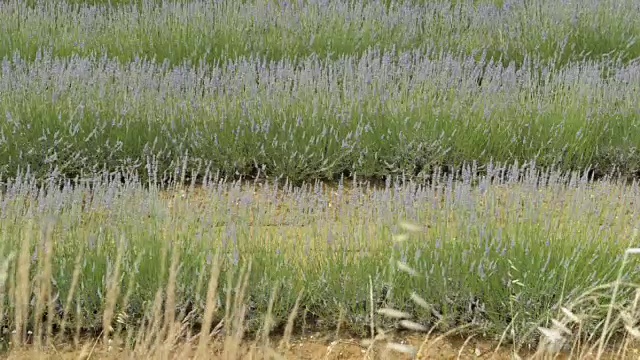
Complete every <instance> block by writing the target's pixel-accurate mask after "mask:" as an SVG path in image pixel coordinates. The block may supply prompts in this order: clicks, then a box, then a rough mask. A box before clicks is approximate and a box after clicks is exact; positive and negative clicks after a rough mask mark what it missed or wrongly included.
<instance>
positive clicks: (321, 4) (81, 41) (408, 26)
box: [0, 0, 640, 65]
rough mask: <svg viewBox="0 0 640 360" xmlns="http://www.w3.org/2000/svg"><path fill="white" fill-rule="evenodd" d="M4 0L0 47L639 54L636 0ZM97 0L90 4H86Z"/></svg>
mask: <svg viewBox="0 0 640 360" xmlns="http://www.w3.org/2000/svg"><path fill="white" fill-rule="evenodd" d="M123 2H128V3H129V5H122V4H121V5H114V4H117V3H118V1H114V0H109V1H106V0H105V1H100V0H98V1H92V0H66V1H64V0H55V1H43V0H29V1H24V0H7V1H3V2H2V3H0V9H1V10H2V11H0V30H1V31H0V58H2V57H5V56H12V55H13V54H14V52H16V51H17V52H19V53H20V54H21V55H22V56H24V57H27V58H33V57H34V56H35V54H36V52H37V51H38V50H39V49H48V50H52V51H53V54H54V55H55V56H61V57H66V56H69V55H70V54H79V55H90V54H95V53H103V52H107V53H108V54H109V56H112V57H117V58H119V59H120V60H121V61H131V60H133V59H134V58H135V57H136V56H146V57H149V58H156V59H158V60H159V61H162V60H164V59H168V60H170V61H171V62H172V64H174V65H175V64H179V63H182V62H183V61H185V60H189V61H191V62H194V63H197V62H199V61H201V60H205V61H208V62H215V61H219V60H223V61H224V60H225V59H227V58H229V57H232V58H235V57H237V56H250V55H254V54H261V55H264V56H267V57H268V58H269V59H272V60H279V59H282V58H294V57H297V58H304V57H306V56H309V55H312V54H317V55H319V56H320V57H326V56H331V57H334V58H335V57H338V56H341V55H359V54H361V53H362V52H364V51H366V50H367V49H369V48H370V47H378V48H381V49H391V48H396V49H397V50H398V51H407V50H411V49H416V48H420V49H424V48H431V47H434V48H437V49H439V50H445V51H450V52H453V53H459V52H461V53H463V54H465V55H472V54H478V53H482V52H483V51H486V52H487V53H488V54H489V55H491V56H492V57H494V58H496V59H498V58H502V60H503V61H505V63H508V62H510V61H515V62H516V64H520V63H521V62H522V61H523V59H524V58H525V56H526V55H527V54H528V55H530V56H534V57H539V58H541V59H543V60H548V61H551V62H554V63H556V64H558V65H562V64H565V63H567V62H568V61H571V60H578V59H581V58H583V57H585V58H587V59H600V58H601V57H602V56H603V55H606V56H615V57H621V58H623V59H626V60H629V59H634V58H637V57H638V56H640V42H638V41H637V38H638V34H640V16H638V14H639V13H640V5H638V2H637V1H634V0H587V1H581V2H580V3H579V4H577V3H572V2H569V1H554V0H535V1H533V2H531V1H524V0H495V1H494V0H488V1H477V0H475V1H474V0H461V1H451V0H438V1H419V0H406V1H402V0H399V1H390V0H348V1H333V0H304V1H302V0H296V1H279V0H266V1H263V0H260V1H256V0H251V1H210V0H209V1H205V0H185V1H158V0H134V1H132V0H125V1H123ZM95 3H98V4H101V5H99V6H93V5H91V4H95Z"/></svg>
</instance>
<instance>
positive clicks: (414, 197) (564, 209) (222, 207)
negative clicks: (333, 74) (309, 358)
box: [0, 166, 640, 341]
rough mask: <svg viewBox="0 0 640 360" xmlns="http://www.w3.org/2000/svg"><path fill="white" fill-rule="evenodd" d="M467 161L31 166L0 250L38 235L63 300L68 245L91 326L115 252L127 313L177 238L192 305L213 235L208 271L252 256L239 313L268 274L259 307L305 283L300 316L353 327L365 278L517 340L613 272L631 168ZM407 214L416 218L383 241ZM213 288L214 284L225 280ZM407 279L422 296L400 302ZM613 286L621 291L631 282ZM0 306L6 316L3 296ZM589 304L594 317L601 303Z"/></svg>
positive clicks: (629, 274)
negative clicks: (70, 181)
mask: <svg viewBox="0 0 640 360" xmlns="http://www.w3.org/2000/svg"><path fill="white" fill-rule="evenodd" d="M473 173H474V171H473V169H472V168H467V169H465V170H464V171H463V172H462V175H461V177H460V178H455V177H452V176H447V175H438V173H434V176H433V177H434V179H436V180H435V181H434V182H433V183H432V184H431V185H430V186H426V187H425V186H422V185H418V184H416V183H413V182H410V181H404V182H403V181H402V180H401V179H397V180H393V181H392V180H391V179H390V180H389V181H388V182H387V183H386V185H385V186H384V187H382V188H371V187H369V186H368V185H366V184H359V183H357V182H355V183H353V184H351V183H350V182H346V183H341V185H340V186H339V187H337V188H335V189H332V188H327V187H324V186H322V185H320V184H316V185H313V186H310V185H306V186H302V187H293V186H291V185H290V184H280V185H278V184H277V183H253V184H245V185H240V183H238V182H234V183H230V182H226V181H224V180H222V179H219V178H217V177H215V176H212V175H211V174H207V175H206V176H205V178H206V181H205V184H204V186H203V187H201V188H191V189H189V188H185V189H184V190H182V191H175V190H171V191H170V192H165V191H163V189H162V188H157V187H156V186H152V187H151V190H149V189H146V188H144V184H141V183H140V182H139V181H138V180H136V179H134V178H128V180H127V181H126V182H125V183H122V182H120V181H113V180H110V179H109V177H110V175H108V174H105V175H104V176H103V177H102V178H98V179H93V181H92V182H91V183H87V185H86V186H85V187H75V188H71V187H69V186H61V185H63V184H56V183H53V182H52V183H51V184H49V186H47V187H46V188H40V189H39V188H38V187H37V186H36V182H35V180H34V179H33V178H29V177H23V178H21V179H19V180H17V181H13V182H10V183H9V184H8V185H7V186H6V189H5V191H4V192H3V194H2V195H1V196H2V198H1V199H0V207H1V211H0V214H1V216H0V237H1V238H2V248H1V249H0V251H1V252H2V254H17V253H18V252H19V249H20V247H21V246H22V245H24V244H25V241H30V244H31V245H30V250H29V251H30V252H29V253H30V254H31V257H32V261H34V263H35V262H36V261H38V259H39V258H41V257H42V256H45V253H46V251H44V250H43V246H44V243H45V240H43V239H45V238H46V237H47V236H48V238H49V241H47V242H46V243H48V244H52V245H51V246H50V247H49V250H50V251H53V255H52V256H53V258H52V263H53V265H52V277H53V279H54V280H55V283H56V284H57V285H56V286H57V287H56V291H58V292H59V296H60V298H61V299H65V298H66V297H67V292H68V289H69V286H70V283H71V281H72V276H71V274H72V273H73V269H74V266H76V265H77V264H76V263H75V261H76V260H74V259H76V258H77V257H78V256H81V257H80V258H79V259H80V263H79V264H80V269H81V271H80V276H79V280H78V281H79V283H78V284H79V285H78V287H77V290H76V296H75V297H74V300H73V301H74V306H73V307H72V308H74V309H75V307H76V305H77V306H79V307H78V308H79V309H81V312H82V316H81V317H80V318H79V319H82V326H84V327H87V328H93V327H99V326H101V319H100V318H98V315H94V314H99V313H100V309H101V306H102V304H103V301H104V297H105V291H106V287H107V284H106V283H105V281H106V280H105V279H108V278H111V275H109V274H111V273H112V272H113V266H114V259H115V258H116V257H117V256H121V272H122V274H123V277H122V279H121V282H122V285H121V286H122V289H121V292H122V293H130V297H129V301H128V303H127V304H128V306H127V307H126V308H122V307H120V308H118V311H119V312H124V313H125V314H126V316H127V318H128V319H130V320H129V321H131V324H135V321H137V320H136V319H138V320H139V319H140V318H141V316H142V315H143V314H142V309H144V304H145V303H147V302H149V301H152V299H153V298H154V294H155V292H156V291H157V289H158V288H161V287H162V286H163V284H165V283H166V276H167V274H166V273H163V272H162V271H161V270H162V269H166V268H167V267H168V261H170V259H171V253H172V252H176V251H177V252H179V254H180V255H179V256H180V259H181V265H180V270H179V277H178V280H177V284H178V288H177V290H176V291H177V293H176V294H177V298H176V299H177V300H176V301H177V302H176V306H177V307H178V309H184V308H185V307H186V308H189V309H190V310H192V311H195V314H201V311H202V309H203V307H204V303H203V301H204V300H203V299H204V298H205V294H204V293H203V291H205V290H203V289H205V288H206V287H202V286H201V285H202V284H206V283H207V276H208V274H209V270H208V266H210V261H211V258H212V256H213V255H214V253H215V252H216V249H218V250H221V251H222V259H223V270H222V276H221V279H225V275H224V274H226V272H228V271H230V270H231V269H234V268H236V267H237V266H239V265H241V264H243V263H246V261H247V260H248V259H251V260H252V262H253V263H252V266H253V267H252V269H253V270H252V272H251V274H252V275H251V281H250V283H251V286H250V288H249V290H248V291H249V300H250V301H249V305H250V308H249V313H248V314H247V321H248V322H247V324H248V326H249V327H251V326H252V325H251V324H258V323H259V322H258V320H259V319H260V314H262V313H264V312H265V309H266V306H267V305H268V302H269V294H270V293H271V291H272V289H273V288H274V287H276V288H280V289H286V291H280V292H279V297H278V300H277V301H276V302H275V304H274V308H273V311H272V313H273V314H274V316H275V319H276V320H277V321H286V320H285V319H286V316H287V314H288V312H289V311H290V309H291V307H292V305H293V303H294V302H295V300H296V296H297V294H298V292H299V290H301V289H305V296H304V297H303V300H302V303H301V309H305V312H306V315H305V316H306V318H305V319H306V321H307V322H308V325H309V326H314V327H315V328H316V329H317V328H323V327H326V328H330V327H332V326H334V325H335V324H336V322H337V321H338V320H339V319H338V318H337V316H335V315H336V314H338V313H340V311H341V310H340V309H342V310H344V311H345V316H346V318H347V319H348V320H349V321H348V323H349V324H350V328H351V330H352V331H356V332H359V331H363V329H365V326H367V325H368V324H369V319H368V317H367V316H368V313H369V311H370V310H369V309H370V306H371V305H370V304H369V303H368V299H369V291H370V290H369V278H370V277H371V280H372V283H373V285H374V288H373V291H374V294H375V301H376V304H375V305H374V306H376V307H384V306H388V307H395V308H398V309H402V310H404V311H408V312H410V313H412V314H414V315H415V316H416V319H417V320H418V321H420V322H422V323H424V324H433V323H434V322H435V321H438V320H439V321H441V324H440V328H441V329H443V330H446V329H449V328H452V327H455V326H458V325H460V324H465V323H469V322H472V323H474V324H476V325H477V327H479V328H480V329H482V331H484V332H485V333H486V334H488V335H499V334H501V333H502V332H503V331H504V329H505V327H506V326H507V325H509V324H511V326H512V327H513V329H514V331H515V332H516V333H517V334H519V336H521V338H520V340H522V341H525V340H526V341H530V340H531V339H532V338H531V337H528V336H527V335H526V330H528V329H530V328H531V327H532V326H536V325H538V324H542V323H543V322H544V321H545V320H547V319H548V317H549V312H550V311H552V310H553V309H554V306H555V305H556V304H557V303H558V302H559V301H560V300H563V301H565V302H571V301H572V300H575V299H577V298H578V297H580V296H582V294H583V292H584V291H585V290H586V289H590V288H591V287H593V286H597V285H600V284H605V283H607V282H610V281H612V280H613V279H615V278H616V275H617V271H618V265H619V261H620V259H621V258H620V255H621V254H622V253H623V252H624V249H625V248H626V247H627V246H628V245H629V241H630V239H631V234H632V232H633V229H634V228H637V227H638V226H640V219H639V218H638V214H640V211H639V210H640V209H638V206H639V205H638V202H637V201H636V200H637V198H638V194H639V192H640V189H639V188H638V185H637V183H634V184H632V185H629V184H626V183H625V182H618V181H615V180H614V179H611V180H607V181H606V182H591V181H589V180H588V179H587V178H586V177H584V176H580V174H575V173H574V174H566V175H563V174H561V173H558V172H549V171H548V172H542V171H538V170H536V169H535V168H532V167H530V166H525V167H517V166H514V167H511V168H509V167H500V166H497V167H495V168H492V169H491V170H490V171H489V175H488V176H484V177H477V176H475V175H473ZM178 183H179V181H178V182H176V184H178ZM473 184H477V186H476V185H473ZM167 190H170V189H167ZM404 220H409V221H411V222H412V223H414V224H420V226H422V227H424V231H421V232H419V233H416V234H415V235H413V236H412V237H411V238H409V239H405V240H404V241H403V242H394V235H395V234H398V233H400V232H401V229H399V228H398V227H397V224H398V223H399V222H401V221H404ZM29 224H31V225H29ZM41 224H44V225H46V224H53V231H52V232H51V233H50V234H49V235H47V236H44V235H43V236H44V237H42V238H41V237H39V236H35V237H33V238H29V236H28V234H29V232H28V230H29V229H31V228H32V226H34V225H35V226H36V227H35V229H36V230H37V229H38V227H39V225H41ZM34 234H37V231H36V232H34ZM43 234H45V235H46V234H47V233H43ZM395 240H398V239H397V238H396V239H395ZM27 244H29V243H27ZM394 244H395V245H394ZM392 246H393V247H394V248H395V251H394V255H393V257H392V258H391V259H390V257H389V254H390V251H389V249H390V248H391V247H392ZM118 249H120V250H118ZM118 254H120V255H118ZM390 260H391V263H390ZM397 261H401V262H403V263H405V264H408V265H409V266H411V267H412V268H414V269H415V271H417V272H418V273H419V274H422V276H420V277H417V278H416V277H410V276H408V275H406V274H404V273H403V272H402V271H399V270H398V269H396V267H395V265H393V264H395V263H396V262H397ZM11 264H13V263H11ZM389 264H391V265H392V266H391V267H390V266H389ZM165 265H166V266H165ZM10 266H13V265H10ZM636 266H637V265H632V266H627V268H626V270H625V272H624V273H623V276H622V279H623V280H624V281H625V282H630V283H634V282H637V281H638V276H637V271H636V270H637V267H636ZM514 269H515V270H514ZM11 271H12V270H11V268H10V269H9V273H11ZM221 281H223V280H221ZM221 289H225V286H224V283H222V284H221ZM221 291H222V293H221V294H222V295H220V296H222V299H224V296H225V295H224V291H228V290H221ZM412 292H415V293H418V294H420V295H421V296H422V297H423V298H424V299H425V300H426V301H427V302H428V303H429V304H430V306H431V308H430V309H429V310H425V309H421V308H416V307H415V306H413V305H412V302H411V300H410V296H409V295H410V294H411V293H412ZM620 294H621V295H620V297H619V299H624V298H625V296H626V295H627V294H628V291H627V290H625V289H622V290H621V293H620ZM511 298H513V299H515V300H513V301H509V299H511ZM601 301H602V300H601ZM605 301H606V299H605ZM221 303H224V300H221ZM4 309H6V310H5V311H7V313H6V314H4V315H5V316H4V319H6V321H8V323H7V324H5V325H6V326H8V327H9V328H11V319H12V318H13V317H12V314H11V311H12V307H11V304H7V306H6V307H4ZM598 309H599V308H595V310H596V311H594V314H595V315H594V316H595V318H594V321H595V322H597V321H598V320H599V319H602V317H603V316H604V315H605V313H606V309H600V310H598ZM516 314H517V317H516ZM311 315H313V316H311ZM198 316H199V315H198ZM198 316H196V317H195V318H192V320H193V319H195V320H193V321H198V320H197V319H199V317H198ZM313 319H316V320H313ZM317 319H319V320H317ZM78 321H79V320H78ZM313 321H318V322H317V323H314V322H313ZM382 325H383V324H382ZM387 325H388V324H387ZM71 328H73V326H72V327H71ZM587 329H588V328H587V327H585V331H586V330H587ZM476 330H477V329H476Z"/></svg>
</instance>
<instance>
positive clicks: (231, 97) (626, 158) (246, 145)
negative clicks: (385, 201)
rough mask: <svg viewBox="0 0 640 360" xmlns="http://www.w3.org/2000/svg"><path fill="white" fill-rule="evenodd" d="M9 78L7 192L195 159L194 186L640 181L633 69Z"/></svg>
mask: <svg viewBox="0 0 640 360" xmlns="http://www.w3.org/2000/svg"><path fill="white" fill-rule="evenodd" d="M607 69H608V70H607ZM605 70H606V71H605ZM605 72H607V74H606V76H605ZM2 73H3V75H2V77H1V78H0V113H2V114H3V117H4V121H3V122H2V123H0V171H2V172H3V173H5V176H9V177H12V176H15V175H16V174H17V173H18V171H20V170H26V168H29V170H30V171H31V173H32V174H35V175H38V176H40V177H42V176H45V175H47V176H49V175H55V174H57V175H60V176H64V177H67V178H73V177H75V176H79V175H81V174H82V173H92V172H94V173H95V172H99V171H101V170H102V169H103V168H106V169H108V170H111V171H118V170H122V169H131V168H132V167H137V169H138V170H137V171H138V173H139V175H140V176H141V177H143V179H144V178H145V177H146V176H147V175H148V173H149V172H150V171H151V170H152V169H155V170H156V171H157V173H159V174H163V173H164V172H165V171H170V169H171V168H172V167H175V166H176V165H178V164H182V161H183V159H184V157H186V156H188V157H189V158H190V159H191V160H190V161H189V162H188V163H187V167H186V171H187V173H190V172H191V171H198V169H200V170H202V169H203V168H204V167H206V166H209V167H210V168H211V169H214V170H220V171H221V172H222V173H223V174H224V175H227V176H239V175H241V176H255V175H256V174H257V173H258V172H261V174H262V175H267V176H270V177H272V178H277V177H286V178H288V179H290V180H291V181H297V182H300V181H305V180H306V181H313V180H316V179H323V180H337V179H338V178H339V177H340V176H341V175H344V174H347V175H349V174H353V173H357V174H358V175H359V176H362V177H366V178H370V179H376V178H377V179H384V177H385V176H387V175H395V174H403V173H404V174H407V175H409V176H425V175H428V174H429V173H430V172H431V171H432V169H433V168H435V167H438V166H443V165H454V166H458V165H460V164H462V163H463V162H465V161H466V162H472V161H478V162H479V163H480V164H482V165H486V164H487V163H488V162H489V161H491V160H494V161H503V162H512V161H514V160H518V161H520V162H525V161H530V160H532V159H535V161H536V162H537V164H538V165H539V166H542V167H550V166H557V167H558V168H559V169H561V170H565V171H569V170H574V169H585V168H587V167H591V168H592V169H593V171H595V172H596V174H598V175H603V174H606V173H608V172H610V171H612V170H615V169H617V170H618V171H620V172H622V173H623V175H629V176H633V175H634V174H638V171H640V170H639V169H640V157H639V156H640V155H639V154H640V153H639V152H638V145H639V144H640V133H639V132H635V131H629V129H634V128H637V127H638V119H639V118H638V109H639V108H640V105H639V100H640V97H638V94H637V90H636V89H635V88H634V87H633V86H632V85H631V84H634V83H640V76H639V74H640V72H639V66H638V64H637V63H635V62H634V63H631V64H628V65H623V64H622V63H620V62H616V61H613V60H611V61H607V62H581V63H576V64H573V65H571V66H567V67H564V68H562V69H560V70H555V69H554V68H552V67H549V66H545V65H543V64H542V63H540V62H537V61H533V60H531V61H529V62H528V65H527V66H525V67H522V68H520V69H517V68H516V67H514V66H513V65H511V66H508V67H504V66H502V65H501V64H499V63H495V62H492V61H489V60H485V61H481V62H477V61H475V60H474V59H473V58H471V57H466V58H459V57H456V56H454V55H451V54H448V53H434V52H426V53H425V52H421V51H411V52H406V53H401V54H395V53H381V52H379V51H375V50H371V51H368V52H367V53H366V54H365V55H363V56H362V57H344V58H342V59H340V60H336V61H331V60H321V59H319V58H317V57H310V58H307V59H304V60H297V61H293V60H282V61H279V62H267V61H265V60H264V59H262V58H260V57H251V58H246V59H240V60H237V61H233V62H229V63H228V64H227V65H225V66H222V65H221V66H213V67H212V66H208V65H205V64H201V65H199V66H189V65H183V66H179V67H171V66H169V65H168V64H167V63H164V65H158V64H156V63H154V62H148V61H144V60H136V61H134V62H131V63H129V64H127V65H122V64H120V63H118V62H116V61H113V60H109V59H107V58H97V57H88V58H81V57H77V56H73V57H71V58H69V59H56V58H53V57H52V56H51V55H50V54H47V53H43V54H41V55H40V56H39V57H38V59H36V60H34V61H32V62H27V61H25V60H23V58H21V57H19V56H16V57H14V58H13V59H12V60H5V61H4V62H3V65H2ZM480 77H482V82H480V81H479V78H480Z"/></svg>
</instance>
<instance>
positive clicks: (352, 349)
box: [3, 335, 640, 360]
mask: <svg viewBox="0 0 640 360" xmlns="http://www.w3.org/2000/svg"><path fill="white" fill-rule="evenodd" d="M394 340H395V341H396V342H397V343H403V344H409V345H413V346H415V347H416V348H419V347H420V346H421V344H422V342H423V338H421V337H418V336H411V337H406V338H404V339H394ZM273 346H274V347H276V346H277V342H274V344H273ZM90 347H93V346H91V344H89V348H90ZM222 347H223V346H222V343H213V344H212V345H211V346H210V348H209V351H208V359H224V356H222ZM188 349H189V351H186V352H180V353H174V354H173V356H171V357H170V358H171V359H178V358H186V359H189V358H192V356H193V351H194V350H195V346H193V347H189V348H188ZM249 349H250V345H248V344H244V345H243V355H242V356H241V357H240V358H242V359H256V360H257V359H292V360H293V359H299V360H316V359H326V360H351V359H371V360H373V359H381V360H382V359H398V360H404V359H407V360H409V359H464V360H466V359H495V360H502V359H505V360H506V359H514V357H513V356H512V353H511V351H510V349H508V348H503V349H499V350H498V351H497V352H496V351H494V350H495V344H487V343H482V342H474V341H473V340H472V341H469V342H468V343H465V342H464V341H462V340H459V341H455V340H454V341H451V340H444V341H440V342H437V343H435V344H431V345H428V346H425V347H423V349H422V351H421V352H420V356H418V357H417V358H413V357H411V356H410V355H406V354H402V353H399V352H395V351H388V350H387V349H386V346H385V344H384V343H381V344H380V345H378V346H375V347H374V349H373V350H372V351H367V348H366V347H365V346H363V344H362V343H361V341H359V340H357V339H342V340H337V341H336V340H333V341H331V340H329V339H328V338H327V337H322V336H320V335H316V336H310V337H308V338H298V339H295V340H293V341H292V342H291V344H290V346H289V348H288V349H286V350H284V351H279V352H278V353H279V354H281V355H282V356H281V357H280V356H278V357H272V356H267V354H266V353H265V352H264V351H261V350H254V351H253V352H251V351H250V350H249ZM520 355H521V356H522V358H523V359H527V358H530V356H531V355H532V352H530V353H526V352H521V353H520ZM3 358H6V359H11V360H27V359H83V360H88V359H122V360H124V359H143V358H144V359H148V358H162V357H157V356H149V355H143V354H133V353H130V352H126V351H122V350H118V349H115V348H111V349H108V348H107V347H104V346H102V345H97V346H95V347H94V348H93V349H90V351H89V354H88V353H87V352H86V351H85V352H84V353H83V351H81V350H79V349H73V348H66V349H63V348H57V349H45V350H42V351H36V350H32V349H25V350H21V351H13V352H12V353H11V354H9V355H8V357H6V355H5V356H3ZM552 358H553V359H577V358H580V359H595V356H575V354H574V355H573V356H570V354H568V353H567V354H560V355H558V356H556V357H552ZM603 358H604V359H639V358H640V352H639V351H638V347H633V348H629V349H628V354H627V356H624V357H621V356H620V355H619V354H614V353H608V354H607V355H606V356H605V357H603Z"/></svg>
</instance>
